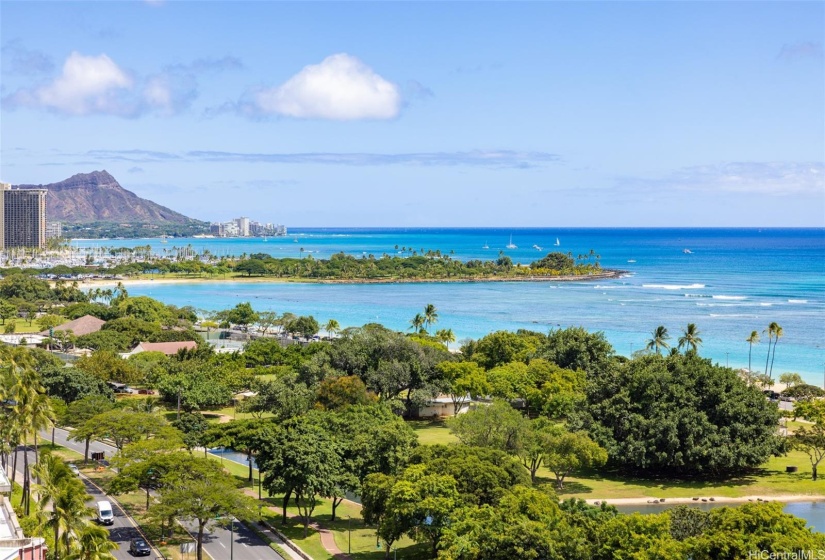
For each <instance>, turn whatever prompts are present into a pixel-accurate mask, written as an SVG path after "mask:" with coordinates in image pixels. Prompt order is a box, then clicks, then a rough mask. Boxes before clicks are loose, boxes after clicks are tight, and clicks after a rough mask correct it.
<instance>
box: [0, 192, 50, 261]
mask: <svg viewBox="0 0 825 560" xmlns="http://www.w3.org/2000/svg"><path fill="white" fill-rule="evenodd" d="M47 192H48V191H47V190H46V189H12V188H11V185H10V184H9V183H0V196H1V197H2V201H0V247H2V248H3V249H9V248H14V247H31V248H36V249H42V248H44V247H45V246H46V193H47Z"/></svg>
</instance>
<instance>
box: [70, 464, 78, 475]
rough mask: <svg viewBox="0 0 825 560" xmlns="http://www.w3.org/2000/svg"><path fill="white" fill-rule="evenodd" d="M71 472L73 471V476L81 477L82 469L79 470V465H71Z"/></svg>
mask: <svg viewBox="0 0 825 560" xmlns="http://www.w3.org/2000/svg"><path fill="white" fill-rule="evenodd" d="M69 470H70V471H72V474H73V475H75V476H79V475H80V469H78V468H77V465H75V464H74V463H69Z"/></svg>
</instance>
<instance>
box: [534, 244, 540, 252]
mask: <svg viewBox="0 0 825 560" xmlns="http://www.w3.org/2000/svg"><path fill="white" fill-rule="evenodd" d="M533 249H535V250H536V251H541V246H540V245H533Z"/></svg>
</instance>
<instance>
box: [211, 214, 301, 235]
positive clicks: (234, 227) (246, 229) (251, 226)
mask: <svg viewBox="0 0 825 560" xmlns="http://www.w3.org/2000/svg"><path fill="white" fill-rule="evenodd" d="M286 231H287V230H286V226H284V225H280V224H272V223H266V224H262V223H261V222H256V221H255V220H250V219H249V218H247V217H246V216H241V217H240V218H234V219H232V220H230V221H228V222H213V223H212V224H210V227H209V232H210V233H211V234H212V235H214V236H216V237H267V236H273V237H282V236H285V235H286Z"/></svg>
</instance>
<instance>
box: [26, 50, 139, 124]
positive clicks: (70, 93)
mask: <svg viewBox="0 0 825 560" xmlns="http://www.w3.org/2000/svg"><path fill="white" fill-rule="evenodd" d="M132 86H133V82H132V78H131V77H130V76H129V75H128V74H127V73H126V72H124V71H123V70H121V69H120V68H119V67H118V65H117V64H115V63H114V62H113V61H112V59H111V58H109V57H108V56H106V55H105V54H101V55H99V56H84V55H82V54H80V53H78V52H73V53H72V54H71V55H69V58H67V59H66V62H65V63H64V64H63V72H62V73H61V75H60V76H58V77H57V78H55V79H54V81H52V82H51V83H49V84H47V85H45V86H43V87H40V88H37V89H34V90H21V91H19V92H17V94H15V96H14V97H15V99H16V101H18V102H19V104H21V105H26V106H30V107H43V108H47V109H52V110H55V111H58V112H61V113H68V114H71V115H85V114H88V113H114V114H121V113H123V107H122V106H121V105H120V103H118V101H117V98H116V97H117V94H118V92H119V91H122V90H129V89H131V88H132Z"/></svg>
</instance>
